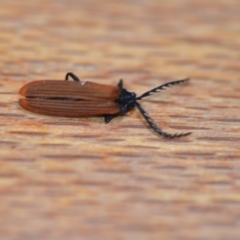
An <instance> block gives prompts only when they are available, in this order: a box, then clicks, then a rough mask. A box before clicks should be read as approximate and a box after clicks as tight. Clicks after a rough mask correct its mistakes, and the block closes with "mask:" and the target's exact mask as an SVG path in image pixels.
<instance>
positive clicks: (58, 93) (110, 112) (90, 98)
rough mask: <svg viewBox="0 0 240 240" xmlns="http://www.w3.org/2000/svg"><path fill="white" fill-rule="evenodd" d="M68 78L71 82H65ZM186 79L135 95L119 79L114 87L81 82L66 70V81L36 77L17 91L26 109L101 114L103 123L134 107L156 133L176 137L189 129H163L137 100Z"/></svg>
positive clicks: (71, 114) (56, 113)
mask: <svg viewBox="0 0 240 240" xmlns="http://www.w3.org/2000/svg"><path fill="white" fill-rule="evenodd" d="M70 77H71V78H72V79H73V80H74V81H68V80H69V78H70ZM188 80H189V78H186V79H182V80H177V81H173V82H168V83H165V84H163V85H160V86H158V87H156V88H153V89H152V90H150V91H147V92H145V93H143V94H142V95H140V96H138V97H137V96H136V93H134V92H129V91H127V90H126V89H125V88H123V80H122V79H121V80H120V81H119V83H118V85H117V87H115V86H109V85H104V84H98V83H94V82H82V81H81V80H80V79H79V78H78V77H77V76H76V75H75V74H74V73H71V72H68V73H67V74H66V77H65V81H59V80H39V81H33V82H30V83H27V84H26V85H24V86H23V87H22V88H21V89H20V90H19V94H20V95H22V96H24V97H25V98H20V99H19V104H20V105H21V106H22V107H23V108H24V109H26V110H28V111H31V112H34V113H38V114H44V115H49V116H62V117H92V116H104V119H105V123H108V122H110V121H111V120H112V119H113V118H114V117H116V116H118V115H124V114H125V113H126V112H128V111H129V110H131V109H133V108H135V107H137V108H138V109H139V111H140V113H141V114H142V115H143V117H144V118H145V120H146V121H147V123H148V125H149V126H150V128H152V129H153V130H154V131H155V132H156V133H157V134H159V135H161V136H163V137H167V138H175V137H182V136H187V135H189V134H190V133H191V132H187V133H180V134H177V133H176V134H170V133H167V132H164V131H163V130H162V129H161V128H159V127H158V126H157V125H156V124H155V122H154V121H153V119H152V118H151V117H150V116H149V114H148V113H147V112H146V111H145V110H144V109H143V108H142V106H141V105H140V103H139V102H138V100H141V99H143V98H145V97H148V96H150V95H152V94H155V93H157V92H160V91H162V90H165V88H168V87H171V86H173V85H178V84H182V83H185V82H187V81H188Z"/></svg>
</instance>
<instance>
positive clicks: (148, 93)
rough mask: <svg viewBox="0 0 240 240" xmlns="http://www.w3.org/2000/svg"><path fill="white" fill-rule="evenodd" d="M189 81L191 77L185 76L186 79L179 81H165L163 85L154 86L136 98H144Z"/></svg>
mask: <svg viewBox="0 0 240 240" xmlns="http://www.w3.org/2000/svg"><path fill="white" fill-rule="evenodd" d="M187 81H189V78H185V79H182V80H177V81H173V82H168V83H165V84H163V85H160V86H159V87H156V88H153V89H152V90H150V91H148V92H145V93H144V94H142V95H141V96H139V97H137V98H136V100H141V99H142V98H145V97H148V96H150V95H153V94H155V93H158V92H160V91H162V90H165V89H166V88H168V87H171V86H173V85H177V84H181V83H186V82H187Z"/></svg>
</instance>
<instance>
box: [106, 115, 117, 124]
mask: <svg viewBox="0 0 240 240" xmlns="http://www.w3.org/2000/svg"><path fill="white" fill-rule="evenodd" d="M115 117H116V115H105V116H104V120H105V123H109V122H110V121H111V120H112V119H113V118H115Z"/></svg>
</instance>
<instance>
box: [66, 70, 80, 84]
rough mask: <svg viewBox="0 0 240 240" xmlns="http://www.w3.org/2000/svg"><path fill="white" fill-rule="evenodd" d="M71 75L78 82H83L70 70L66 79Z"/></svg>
mask: <svg viewBox="0 0 240 240" xmlns="http://www.w3.org/2000/svg"><path fill="white" fill-rule="evenodd" d="M69 77H71V78H72V79H73V80H74V81H76V82H81V81H80V79H79V78H78V77H77V76H76V75H75V74H74V73H71V72H68V73H67V74H66V77H65V80H66V81H67V80H68V79H69Z"/></svg>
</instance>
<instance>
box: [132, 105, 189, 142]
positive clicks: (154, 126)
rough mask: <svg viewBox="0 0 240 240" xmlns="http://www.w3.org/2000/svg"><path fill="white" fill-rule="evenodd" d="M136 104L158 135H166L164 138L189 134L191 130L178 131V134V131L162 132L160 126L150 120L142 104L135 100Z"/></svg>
mask: <svg viewBox="0 0 240 240" xmlns="http://www.w3.org/2000/svg"><path fill="white" fill-rule="evenodd" d="M136 106H137V108H138V109H139V111H140V113H141V114H142V115H143V117H144V118H145V120H146V121H147V123H148V125H149V126H150V127H151V128H152V129H153V130H154V131H155V132H156V133H158V134H159V135H161V136H163V137H166V138H176V137H183V136H187V135H189V134H191V132H187V133H180V134H178V133H175V134H170V133H166V132H164V131H163V130H162V129H161V128H159V127H158V126H157V125H156V123H155V122H154V121H153V120H152V118H151V117H150V116H149V114H148V113H147V112H146V111H145V110H144V109H143V108H142V106H141V105H140V104H139V103H138V102H136Z"/></svg>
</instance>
